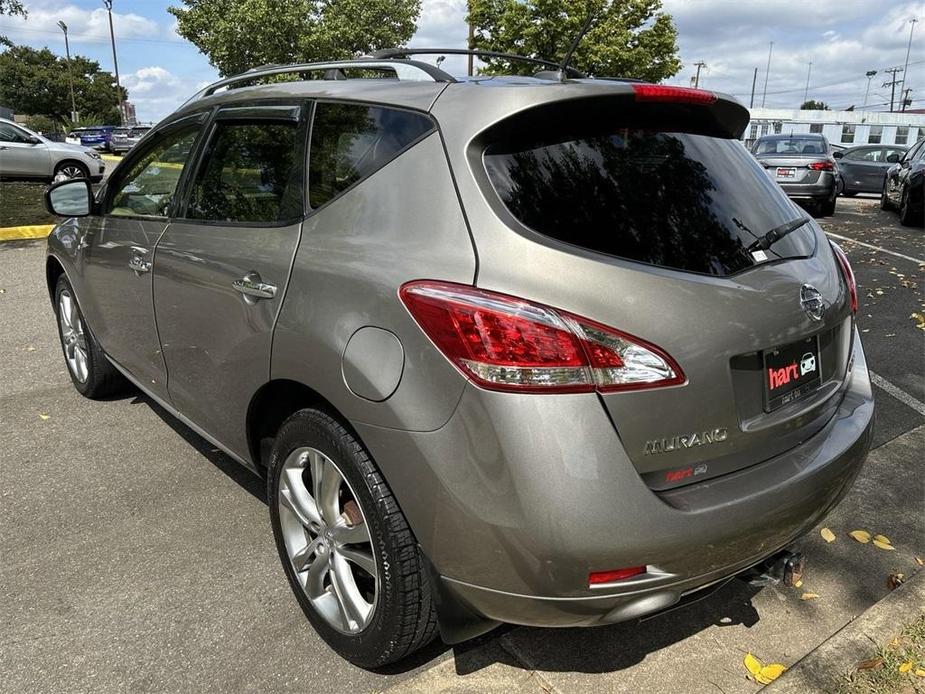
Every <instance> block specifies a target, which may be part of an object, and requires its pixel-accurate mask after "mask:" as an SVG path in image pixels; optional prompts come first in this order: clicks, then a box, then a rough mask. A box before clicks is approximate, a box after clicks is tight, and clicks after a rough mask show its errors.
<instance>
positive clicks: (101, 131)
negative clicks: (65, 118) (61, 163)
mask: <svg viewBox="0 0 925 694" xmlns="http://www.w3.org/2000/svg"><path fill="white" fill-rule="evenodd" d="M150 129H151V126H150V125H127V126H114V125H94V126H88V127H85V128H74V129H73V130H71V131H70V132H69V133H68V134H67V137H66V138H65V140H64V141H65V142H67V143H68V144H72V145H81V146H83V147H92V148H93V149H96V150H100V151H103V152H111V153H113V154H124V153H125V152H128V151H129V150H130V149H131V148H132V147H134V146H135V145H136V144H137V143H138V141H139V140H140V139H141V138H142V136H143V135H144V134H145V133H146V132H148V131H149V130H150Z"/></svg>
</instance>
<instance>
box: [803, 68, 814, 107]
mask: <svg viewBox="0 0 925 694" xmlns="http://www.w3.org/2000/svg"><path fill="white" fill-rule="evenodd" d="M811 74H813V61H811V60H810V61H809V69H808V70H807V71H806V89H804V90H803V103H804V104H805V103H806V100H807V98H809V76H810V75H811Z"/></svg>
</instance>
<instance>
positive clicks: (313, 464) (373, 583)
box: [267, 409, 437, 668]
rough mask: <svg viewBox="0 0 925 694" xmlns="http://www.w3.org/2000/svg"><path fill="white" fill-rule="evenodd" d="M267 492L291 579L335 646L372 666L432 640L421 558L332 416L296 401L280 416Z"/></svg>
mask: <svg viewBox="0 0 925 694" xmlns="http://www.w3.org/2000/svg"><path fill="white" fill-rule="evenodd" d="M326 490H327V491H326ZM316 499H317V500H318V502H317V503H316ZM267 501H268V504H269V507H270V522H271V525H272V527H273V537H274V539H275V540H276V548H277V551H278V552H279V557H280V560H281V561H282V564H283V570H284V571H285V573H286V578H287V579H288V581H289V585H290V587H291V588H292V591H293V593H295V596H296V599H297V600H298V602H299V605H300V606H301V608H302V611H303V612H304V613H305V616H306V617H307V618H308V620H309V622H311V624H312V626H313V627H314V628H315V630H316V631H317V632H318V634H319V636H321V638H322V639H324V640H325V642H326V643H327V644H328V645H329V646H330V647H331V648H332V649H333V650H334V651H336V652H337V653H338V654H340V655H341V656H342V657H343V658H346V659H347V660H349V661H350V662H352V663H354V664H355V665H358V666H359V667H363V668H375V667H381V666H383V665H386V664H388V663H392V662H395V661H397V660H400V659H402V658H404V657H405V656H407V655H409V654H410V653H412V652H414V651H416V650H418V649H419V648H421V647H423V646H425V645H426V644H427V643H429V642H430V641H431V640H432V639H433V637H434V635H435V634H436V629H437V621H436V610H435V608H434V604H433V600H432V597H431V586H430V580H429V578H428V575H427V571H426V564H425V559H424V557H423V556H422V555H421V552H420V550H419V549H418V545H417V541H416V540H415V538H414V535H413V534H412V532H411V529H410V528H409V527H408V522H407V521H406V520H405V517H404V515H403V514H402V512H401V510H400V509H399V508H398V503H397V502H396V501H395V497H394V496H393V495H392V492H391V490H390V489H389V487H388V485H387V484H386V482H385V480H384V479H383V477H382V475H381V474H380V473H379V470H378V469H377V468H376V466H375V464H374V463H373V461H372V459H371V458H370V457H369V454H368V453H367V452H366V450H365V449H364V448H363V446H362V445H361V444H360V442H359V441H358V440H357V439H356V438H355V437H354V436H353V435H352V434H351V433H350V432H349V431H348V430H347V429H346V428H345V427H344V426H343V425H342V424H341V423H340V422H338V421H337V420H335V419H334V418H332V417H331V416H329V415H328V414H326V413H324V412H321V411H319V410H314V409H304V410H300V411H298V412H296V413H295V414H294V415H292V416H291V417H289V419H287V420H286V421H285V422H284V423H283V425H282V427H281V428H280V430H279V433H278V435H277V437H276V441H275V442H274V444H273V449H272V453H271V455H270V465H269V469H268V475H267ZM297 567H298V568H297ZM374 573H375V575H373V574H374Z"/></svg>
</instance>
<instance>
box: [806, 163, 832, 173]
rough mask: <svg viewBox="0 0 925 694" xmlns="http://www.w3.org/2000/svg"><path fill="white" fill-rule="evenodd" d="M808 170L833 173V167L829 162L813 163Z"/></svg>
mask: <svg viewBox="0 0 925 694" xmlns="http://www.w3.org/2000/svg"><path fill="white" fill-rule="evenodd" d="M809 168H811V169H812V170H813V171H834V170H835V165H834V164H833V163H832V162H830V161H814V162H813V163H812V164H810V165H809Z"/></svg>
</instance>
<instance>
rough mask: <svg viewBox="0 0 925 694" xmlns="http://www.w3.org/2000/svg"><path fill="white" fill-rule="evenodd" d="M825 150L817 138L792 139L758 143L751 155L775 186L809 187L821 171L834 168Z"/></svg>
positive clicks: (823, 143)
mask: <svg viewBox="0 0 925 694" xmlns="http://www.w3.org/2000/svg"><path fill="white" fill-rule="evenodd" d="M827 149H828V148H827V147H826V144H825V142H824V141H823V140H821V139H820V138H808V137H800V136H798V135H792V136H780V137H771V138H766V139H761V140H759V141H758V142H757V143H756V144H755V148H754V151H755V158H756V159H757V160H758V162H759V163H760V164H761V166H762V167H763V168H764V169H765V171H766V172H767V174H768V175H769V176H770V177H771V178H773V179H774V180H775V181H777V182H778V183H780V184H782V185H788V184H797V185H812V184H813V183H817V182H818V181H819V178H820V176H821V175H822V172H823V171H830V172H831V171H832V170H834V168H835V163H834V160H833V159H831V158H830V157H829V155H828V152H827Z"/></svg>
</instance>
